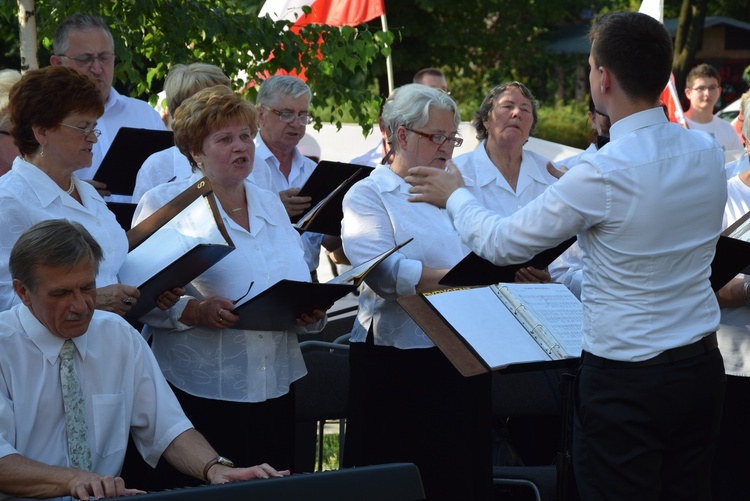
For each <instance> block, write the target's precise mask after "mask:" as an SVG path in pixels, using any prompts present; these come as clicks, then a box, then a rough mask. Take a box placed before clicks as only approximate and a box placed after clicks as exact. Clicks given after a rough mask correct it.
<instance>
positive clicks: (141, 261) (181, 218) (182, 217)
mask: <svg viewBox="0 0 750 501" xmlns="http://www.w3.org/2000/svg"><path fill="white" fill-rule="evenodd" d="M203 243H210V244H224V245H226V244H227V242H226V240H225V239H224V237H223V236H222V234H221V232H220V231H219V228H218V227H217V226H216V221H215V220H214V217H213V214H212V213H211V207H210V206H209V205H208V202H207V201H206V199H205V197H198V198H197V199H196V200H195V201H194V202H193V203H191V204H190V205H188V206H187V207H186V208H185V209H183V210H182V212H180V213H179V214H177V215H176V216H175V217H174V218H172V219H171V220H170V221H169V222H168V223H166V224H165V225H164V226H162V227H161V228H159V229H158V230H157V231H156V232H155V233H154V234H153V235H151V236H150V237H149V238H147V239H146V240H145V241H144V242H143V243H141V244H140V245H139V246H138V247H136V248H135V249H133V250H132V251H130V252H129V253H128V255H127V257H126V258H125V262H124V263H123V265H122V267H121V268H120V272H119V273H118V277H119V278H120V282H121V283H123V284H128V285H134V286H136V287H137V286H139V285H141V284H143V283H144V282H146V280H148V279H149V278H151V277H153V276H154V275H156V274H157V273H158V272H160V271H161V270H163V269H164V268H166V267H167V266H169V265H170V264H171V263H173V262H174V261H175V260H177V258H179V257H180V256H182V255H183V254H185V253H186V252H187V251H189V250H190V249H192V248H194V247H195V246H196V245H198V244H203Z"/></svg>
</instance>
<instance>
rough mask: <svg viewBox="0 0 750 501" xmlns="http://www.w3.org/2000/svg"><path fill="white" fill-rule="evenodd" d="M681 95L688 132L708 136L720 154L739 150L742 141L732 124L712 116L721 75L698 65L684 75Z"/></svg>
mask: <svg viewBox="0 0 750 501" xmlns="http://www.w3.org/2000/svg"><path fill="white" fill-rule="evenodd" d="M685 95H686V96H687V98H688V100H689V101H690V109H688V110H687V111H686V112H685V119H686V120H687V125H688V128H689V129H693V130H702V131H704V132H708V133H709V134H711V135H712V136H713V137H714V139H716V142H718V143H719V144H720V145H721V146H722V148H724V151H734V150H741V149H742V141H741V140H740V138H739V136H738V135H737V132H735V130H734V128H733V127H732V125H731V124H730V123H729V122H727V121H725V120H722V119H721V118H718V117H716V116H714V107H715V106H716V102H717V101H718V100H719V98H720V97H721V76H720V75H719V72H718V71H717V70H716V68H714V67H713V66H711V65H710V64H699V65H698V66H696V67H695V68H693V69H692V70H690V73H688V76H687V80H686V82H685Z"/></svg>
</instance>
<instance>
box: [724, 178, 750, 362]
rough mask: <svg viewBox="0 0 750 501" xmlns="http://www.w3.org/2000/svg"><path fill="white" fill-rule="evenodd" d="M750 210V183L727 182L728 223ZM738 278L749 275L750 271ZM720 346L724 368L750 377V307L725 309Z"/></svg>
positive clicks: (726, 214) (726, 209)
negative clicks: (748, 184) (749, 184)
mask: <svg viewBox="0 0 750 501" xmlns="http://www.w3.org/2000/svg"><path fill="white" fill-rule="evenodd" d="M748 211H750V187H749V186H747V185H746V184H745V183H743V182H742V181H741V180H740V178H739V177H737V176H735V177H733V178H732V179H730V180H729V182H728V183H727V206H726V208H725V210H724V227H725V228H726V227H728V226H729V225H731V224H732V223H734V222H735V221H737V220H738V219H739V218H741V217H742V216H744V215H745V214H746V213H747V212H748ZM737 277H738V278H744V279H745V280H747V279H748V277H747V276H746V275H743V274H740V275H737ZM717 334H718V339H719V349H720V350H721V356H722V357H723V358H724V370H725V371H726V373H727V374H729V375H732V376H743V377H750V307H748V306H746V305H743V306H738V307H735V308H722V309H721V325H720V326H719V331H718V333H717Z"/></svg>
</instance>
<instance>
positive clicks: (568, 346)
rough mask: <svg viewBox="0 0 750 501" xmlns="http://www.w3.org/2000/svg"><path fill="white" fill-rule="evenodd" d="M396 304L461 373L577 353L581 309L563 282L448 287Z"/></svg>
mask: <svg viewBox="0 0 750 501" xmlns="http://www.w3.org/2000/svg"><path fill="white" fill-rule="evenodd" d="M398 302H399V304H400V305H401V306H402V307H403V308H404V310H406V312H407V313H408V314H409V315H410V316H411V317H412V318H413V319H414V321H415V322H416V323H417V325H419V326H420V327H421V328H422V330H424V331H425V332H426V333H427V335H428V336H429V337H430V338H431V339H432V340H433V342H434V343H435V344H436V345H437V346H438V348H440V349H441V350H442V351H443V353H444V354H445V355H446V356H447V357H448V359H450V360H451V362H453V364H454V365H455V366H456V368H457V369H458V370H459V371H460V372H461V373H462V374H464V375H465V376H469V375H475V374H480V373H482V372H487V371H491V370H495V369H500V368H504V367H507V366H508V365H511V364H529V363H538V362H545V361H546V362H549V361H555V360H564V359H567V358H576V357H579V356H580V355H581V336H582V323H583V308H582V306H581V303H580V301H578V299H577V298H576V297H575V296H574V295H573V294H572V293H571V292H570V291H569V290H568V289H567V288H566V287H565V286H564V285H562V284H526V283H502V284H497V285H491V286H489V287H477V288H466V289H447V290H445V291H435V292H431V293H425V294H416V295H414V296H408V297H404V298H399V300H398Z"/></svg>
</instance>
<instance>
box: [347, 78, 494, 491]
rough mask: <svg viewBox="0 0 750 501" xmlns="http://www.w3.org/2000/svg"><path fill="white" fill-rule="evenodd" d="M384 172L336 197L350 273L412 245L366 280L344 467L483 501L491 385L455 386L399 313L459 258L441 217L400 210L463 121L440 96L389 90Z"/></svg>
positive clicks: (449, 149) (462, 250)
mask: <svg viewBox="0 0 750 501" xmlns="http://www.w3.org/2000/svg"><path fill="white" fill-rule="evenodd" d="M383 120H384V121H385V124H386V126H387V128H388V130H389V131H391V135H392V137H391V138H390V139H391V144H392V147H393V150H394V156H393V163H392V164H391V165H383V166H379V167H377V168H376V169H375V170H374V171H373V172H372V174H370V176H369V177H368V178H367V179H364V180H362V181H360V182H359V183H357V184H356V185H354V186H353V187H352V188H351V189H350V190H349V192H348V193H347V194H346V196H345V197H344V203H343V208H344V219H343V223H342V237H343V240H344V250H345V252H346V255H347V256H348V257H349V259H350V261H351V263H352V264H353V265H355V266H356V265H358V264H359V263H361V262H363V261H365V260H367V259H370V258H372V257H373V256H376V255H378V254H379V253H381V252H383V251H385V250H387V249H389V248H391V247H393V246H394V245H396V244H397V243H401V242H403V241H405V240H407V239H409V238H413V239H414V240H413V241H412V242H411V243H409V244H408V245H406V246H405V247H403V248H402V249H401V250H400V251H399V252H397V253H394V254H393V255H392V256H390V257H389V258H388V259H386V260H385V261H384V262H383V263H382V264H381V265H380V266H378V267H377V268H376V269H374V270H373V271H372V272H370V274H368V275H367V278H366V279H365V286H364V288H363V290H362V292H361V293H360V296H359V312H358V315H357V321H356V322H355V325H354V329H353V332H352V336H351V339H350V341H351V351H350V358H349V365H350V371H351V374H350V387H349V388H350V392H349V395H350V396H349V407H348V414H349V416H348V418H347V437H346V443H345V447H346V450H345V453H344V462H345V465H346V466H361V465H368V464H378V463H390V462H399V461H406V462H414V463H415V464H416V465H417V466H418V467H419V470H420V474H421V476H422V481H423V483H424V486H425V490H426V494H427V498H428V499H431V500H435V499H446V500H448V499H450V500H455V499H462V500H479V499H482V500H484V499H492V492H491V491H492V458H491V450H490V444H491V432H490V386H489V381H490V380H489V377H488V375H482V376H477V377H473V378H464V377H463V376H461V374H459V372H458V371H457V370H456V369H455V368H454V367H453V366H452V365H451V363H450V362H449V361H448V359H447V358H445V356H444V355H443V354H442V353H441V352H440V351H439V350H438V349H437V348H436V347H435V345H434V344H433V343H432V341H431V340H430V339H429V338H428V337H427V335H426V334H425V333H424V332H423V331H422V330H421V329H420V328H419V327H418V326H417V325H416V324H415V323H414V321H413V320H412V319H411V318H410V317H409V315H408V314H407V313H406V312H405V311H404V310H403V309H402V308H401V307H400V306H399V304H398V303H397V302H396V299H397V298H398V297H400V296H406V295H410V294H414V293H415V292H424V291H429V290H434V289H439V288H441V286H440V285H438V281H439V280H440V279H441V278H442V277H443V275H444V274H445V273H446V272H447V271H448V270H449V269H450V268H452V267H453V266H454V265H455V264H457V263H458V262H459V261H460V260H461V259H462V258H463V257H464V256H465V255H466V254H467V253H468V249H467V248H466V247H464V245H463V244H462V243H461V241H460V239H459V238H458V236H457V234H456V233H455V231H454V230H453V226H452V224H451V222H450V220H449V219H448V217H447V216H446V215H445V214H444V212H443V211H442V210H440V209H438V208H436V207H434V206H429V205H428V204H413V203H410V202H409V201H408V198H409V185H408V184H407V183H406V182H405V181H404V177H405V176H406V175H407V172H408V170H409V168H411V167H414V166H419V165H427V166H431V167H434V168H436V169H444V168H445V166H446V164H447V163H448V162H450V160H451V157H452V156H453V150H454V148H455V147H457V146H460V145H461V143H462V140H461V138H458V137H456V133H457V130H458V124H459V121H460V115H459V112H458V107H457V106H456V103H455V102H454V101H453V100H452V99H451V98H450V96H448V95H447V94H445V93H443V92H441V91H439V90H436V89H432V88H429V87H426V86H424V85H420V84H410V85H405V86H403V87H400V88H398V89H396V91H395V92H394V94H393V95H392V96H391V97H390V98H389V99H388V102H386V104H385V106H384V108H383Z"/></svg>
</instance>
